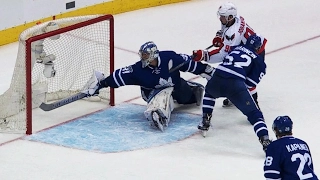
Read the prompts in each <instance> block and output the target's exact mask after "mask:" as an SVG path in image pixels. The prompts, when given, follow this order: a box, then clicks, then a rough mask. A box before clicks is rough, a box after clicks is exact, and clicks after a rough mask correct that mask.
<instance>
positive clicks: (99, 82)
mask: <svg viewBox="0 0 320 180" xmlns="http://www.w3.org/2000/svg"><path fill="white" fill-rule="evenodd" d="M139 56H140V61H138V62H136V63H135V64H133V65H130V66H126V67H123V68H120V69H117V70H115V71H114V72H113V73H112V74H111V75H110V76H108V77H104V75H103V74H102V73H99V72H95V77H94V76H93V79H92V80H91V86H90V87H89V89H88V92H87V94H88V95H89V96H94V95H98V94H99V90H100V89H102V88H107V87H111V88H118V87H120V86H126V85H138V86H140V89H141V96H142V98H143V99H144V100H145V101H146V102H147V109H146V111H145V112H144V115H145V116H146V118H147V119H148V120H149V121H150V124H151V125H152V126H154V127H156V128H158V129H160V130H161V131H164V130H165V128H166V127H167V126H168V124H169V122H170V116H171V112H172V110H173V109H174V101H175V102H176V103H178V104H195V105H197V106H200V104H201V102H202V96H203V91H204V87H203V86H202V85H201V84H198V83H195V82H189V81H186V80H184V79H183V78H181V76H180V71H183V72H191V73H193V74H196V75H201V76H203V77H206V78H208V79H209V78H210V77H211V74H212V73H213V68H212V67H211V66H209V65H207V64H203V63H202V62H195V61H192V60H191V57H190V56H188V55H185V54H177V53H176V52H174V51H159V50H158V48H157V46H156V45H155V44H154V43H153V42H152V41H149V42H146V43H144V44H143V45H142V46H141V47H140V50H139ZM173 69H174V71H173ZM89 84H90V83H89Z"/></svg>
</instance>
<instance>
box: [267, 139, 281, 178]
mask: <svg viewBox="0 0 320 180" xmlns="http://www.w3.org/2000/svg"><path fill="white" fill-rule="evenodd" d="M279 149H281V148H279V147H275V144H274V143H271V144H270V145H269V146H268V148H267V151H266V158H265V161H264V168H263V169H264V177H265V178H266V179H281V174H280V173H281V168H280V164H281V162H280V158H281V155H282V153H281V152H280V151H279Z"/></svg>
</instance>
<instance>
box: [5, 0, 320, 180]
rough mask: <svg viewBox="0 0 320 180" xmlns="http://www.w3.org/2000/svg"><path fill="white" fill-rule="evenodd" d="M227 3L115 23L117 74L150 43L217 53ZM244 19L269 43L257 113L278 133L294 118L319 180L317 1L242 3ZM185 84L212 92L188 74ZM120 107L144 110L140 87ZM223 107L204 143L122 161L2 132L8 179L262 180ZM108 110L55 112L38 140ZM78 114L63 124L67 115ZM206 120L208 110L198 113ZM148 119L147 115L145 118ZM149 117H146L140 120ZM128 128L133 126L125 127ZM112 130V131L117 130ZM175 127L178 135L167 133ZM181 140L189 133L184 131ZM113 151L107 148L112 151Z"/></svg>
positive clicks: (237, 120) (77, 107)
mask: <svg viewBox="0 0 320 180" xmlns="http://www.w3.org/2000/svg"><path fill="white" fill-rule="evenodd" d="M223 2H224V1H221V0H193V1H190V2H185V3H179V4H172V5H166V6H159V7H155V8H148V9H142V10H138V11H133V12H128V13H124V14H120V15H116V16H115V46H116V49H115V53H116V54H115V65H116V68H120V67H122V66H125V65H128V64H132V63H134V62H136V61H138V60H139V58H138V56H137V51H138V49H139V47H140V46H141V45H142V44H143V43H144V42H146V41H149V40H152V41H154V42H155V43H156V44H157V46H158V48H159V49H160V50H175V51H176V52H179V53H187V54H191V52H192V50H194V49H204V48H206V47H207V46H208V45H210V43H211V40H212V38H213V37H214V35H215V33H216V31H217V30H218V29H219V28H220V22H219V19H218V18H217V15H216V11H217V9H218V7H219V6H220V4H221V3H223ZM233 2H234V3H235V4H236V6H237V7H238V13H239V14H240V15H242V16H243V17H244V18H245V19H246V22H247V23H248V24H249V25H250V26H251V27H252V28H253V29H254V30H255V31H256V32H258V33H260V34H262V35H263V36H264V37H266V38H267V39H268V43H267V46H266V52H267V55H266V62H267V65H268V69H267V74H266V76H265V77H264V79H263V80H262V82H261V84H259V86H258V92H259V104H260V107H261V109H262V111H263V114H264V116H265V120H266V123H267V125H268V128H269V130H270V135H271V137H273V138H274V135H273V133H272V131H271V124H272V122H273V120H274V118H275V117H276V116H278V115H289V116H290V117H291V118H292V120H293V122H294V130H293V131H294V136H296V137H299V138H301V139H304V140H305V141H306V142H307V143H308V144H309V146H310V148H311V152H312V156H313V162H314V167H315V172H316V173H317V174H318V176H319V175H320V150H319V148H320V140H319V134H318V131H319V128H320V116H319V115H320V111H319V110H318V107H320V106H319V104H320V94H319V93H320V84H319V81H320V75H319V68H320V59H319V56H320V51H319V46H320V23H319V21H320V17H319V7H320V1H319V0H303V1H302V0H281V1H280V0H260V1H257V0H234V1H233ZM17 50H18V47H17V43H12V44H9V45H5V46H2V47H0V62H1V67H0V68H1V71H0V79H1V81H0V93H1V94H2V93H3V92H4V91H5V90H7V88H8V87H9V85H10V82H11V77H12V73H13V67H14V63H15V60H16V54H17ZM183 76H184V77H185V78H186V79H193V80H194V81H196V82H199V83H202V84H205V80H204V79H202V78H199V77H195V76H193V75H190V74H184V75H183ZM115 92H116V104H121V103H123V102H130V103H138V104H139V103H143V101H142V100H141V98H138V97H139V95H140V91H139V87H135V86H130V87H121V88H118V89H116V91H115ZM221 104H222V103H221V100H218V102H217V103H216V107H215V110H214V114H213V118H212V123H213V126H214V129H211V130H210V131H209V132H208V135H207V137H206V138H203V137H201V136H200V135H199V134H196V135H194V136H191V137H189V138H187V139H185V140H182V141H178V142H176V143H172V144H167V145H164V146H160V147H153V148H149V149H141V150H135V151H128V152H120V153H96V152H90V151H84V150H77V149H71V148H66V147H60V146H55V145H50V144H44V143H38V142H30V141H27V140H24V139H17V138H19V137H21V136H23V135H20V134H18V135H17V134H3V133H0V179H1V180H58V179H59V180H62V179H63V180H102V179H103V180H147V179H152V180H158V179H159V180H195V179H214V180H260V179H264V178H263V163H264V153H263V151H262V150H261V145H260V144H259V142H258V139H257V137H256V135H255V133H254V131H253V128H252V126H251V125H250V124H249V123H248V122H247V120H246V117H245V116H244V115H242V114H241V113H240V112H239V111H238V110H237V109H235V108H230V109H225V108H222V107H221ZM104 107H105V104H101V103H89V105H88V103H83V102H77V103H74V104H72V105H68V106H65V107H63V108H60V109H59V110H57V111H52V112H47V113H45V112H42V111H40V110H35V112H34V114H35V115H34V117H33V118H34V132H37V131H39V130H42V129H44V128H48V127H51V126H54V125H56V124H59V123H62V122H64V121H68V120H70V119H72V118H76V117H79V116H81V115H84V114H86V113H89V112H92V111H96V110H99V109H102V108H104ZM66 111H68V112H71V114H69V115H67V116H66V115H65V114H64V113H63V112H66ZM190 111H192V112H193V113H195V114H199V119H196V120H195V121H200V120H201V116H200V114H201V110H200V109H191V110H190ZM137 113H140V112H137ZM141 113H142V112H141ZM122 121H125V119H123V120H122ZM109 128H112V127H106V129H109ZM169 128H170V126H169ZM181 131H183V129H181ZM106 146H107V144H106Z"/></svg>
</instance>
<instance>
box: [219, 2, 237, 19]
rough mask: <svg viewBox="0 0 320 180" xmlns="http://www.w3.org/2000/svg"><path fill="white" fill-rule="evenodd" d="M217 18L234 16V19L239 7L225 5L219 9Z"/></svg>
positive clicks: (231, 4)
mask: <svg viewBox="0 0 320 180" xmlns="http://www.w3.org/2000/svg"><path fill="white" fill-rule="evenodd" d="M217 16H218V18H220V16H224V17H229V16H232V19H233V18H235V17H236V16H237V7H236V6H235V5H234V4H233V3H231V2H227V3H224V4H222V5H221V6H220V7H219V9H218V11H217Z"/></svg>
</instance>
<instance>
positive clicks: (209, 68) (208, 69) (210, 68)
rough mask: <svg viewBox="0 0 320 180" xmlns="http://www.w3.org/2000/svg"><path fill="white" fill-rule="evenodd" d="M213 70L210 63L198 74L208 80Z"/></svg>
mask: <svg viewBox="0 0 320 180" xmlns="http://www.w3.org/2000/svg"><path fill="white" fill-rule="evenodd" d="M214 71H215V68H214V67H211V66H210V65H207V67H206V69H205V72H204V73H201V74H200V76H201V77H204V78H206V79H207V80H208V81H209V80H210V79H211V77H212V75H213V73H214Z"/></svg>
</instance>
